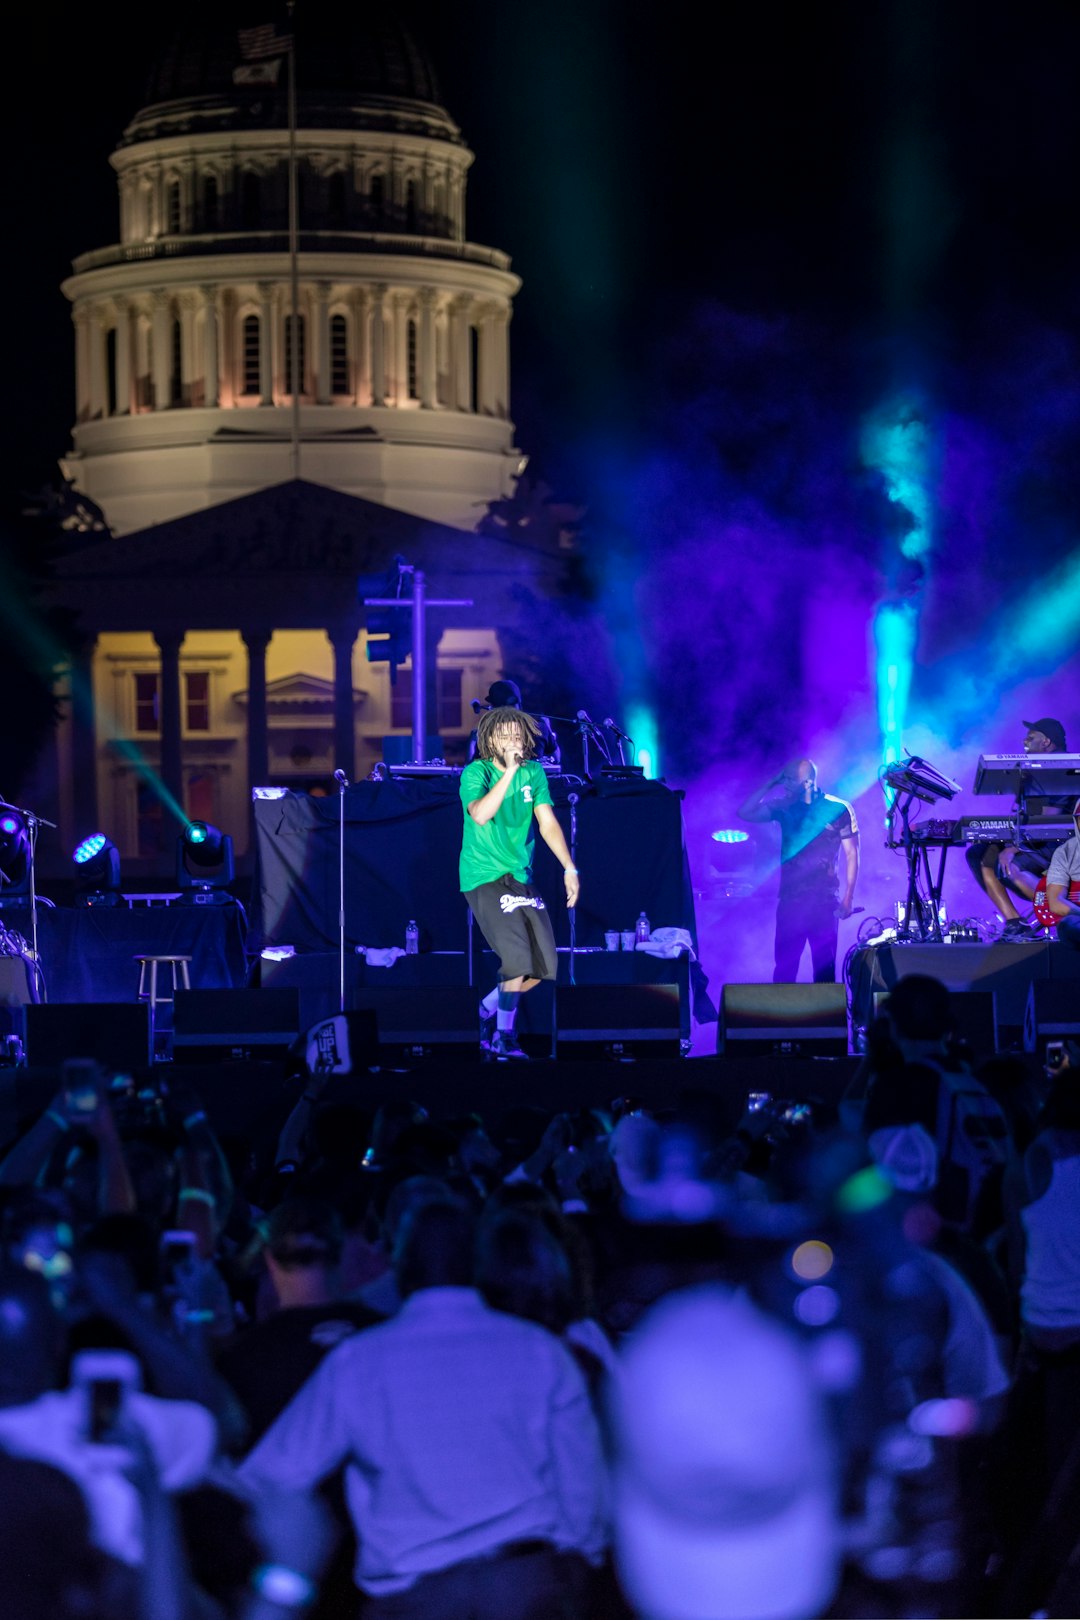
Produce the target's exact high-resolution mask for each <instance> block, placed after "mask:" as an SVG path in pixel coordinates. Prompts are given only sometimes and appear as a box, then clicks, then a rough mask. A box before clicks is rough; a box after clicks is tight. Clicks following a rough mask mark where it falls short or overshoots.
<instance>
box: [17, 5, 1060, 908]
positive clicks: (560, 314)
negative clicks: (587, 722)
mask: <svg viewBox="0 0 1080 1620" xmlns="http://www.w3.org/2000/svg"><path fill="white" fill-rule="evenodd" d="M303 4H304V0H298V8H299V9H301V10H302V8H303ZM130 15H131V14H130V13H128V12H127V11H126V10H125V11H124V12H122V13H117V14H116V20H113V19H112V18H111V17H110V14H109V13H108V12H107V11H106V12H103V11H101V10H100V9H99V10H97V11H90V12H86V11H73V12H70V13H65V14H64V17H63V20H62V22H60V21H59V20H58V19H57V18H56V17H55V15H54V14H49V13H46V12H44V11H42V12H40V13H32V14H30V16H29V17H28V19H27V26H28V28H29V30H30V44H29V48H28V49H25V48H24V49H23V50H22V51H21V53H20V57H19V60H18V72H17V74H14V75H11V77H13V78H14V80H15V82H14V84H13V85H12V86H11V87H10V91H9V95H8V98H7V107H8V112H9V116H10V117H11V118H12V121H13V128H12V130H11V132H10V133H9V150H11V149H14V151H15V152H16V154H17V155H16V157H15V159H14V161H13V163H12V165H11V168H12V176H11V181H10V184H9V197H8V210H9V282H13V283H14V285H13V286H12V288H11V292H12V294H13V295H14V296H15V298H17V300H18V305H17V308H18V315H17V318H15V319H10V318H9V331H8V342H9V345H10V348H9V375H10V376H12V377H13V378H14V379H15V380H16V383H17V387H18V394H17V408H16V410H15V413H14V422H13V425H12V428H11V430H10V432H9V443H10V444H11V446H12V448H13V450H14V455H13V458H12V461H11V463H10V465H11V467H12V468H13V470H14V477H15V478H16V480H17V481H18V482H19V484H20V486H21V487H33V486H34V485H36V484H37V483H40V482H41V481H42V480H43V479H44V478H47V477H49V476H50V475H51V473H52V471H53V467H54V464H55V459H56V457H57V456H58V455H60V454H62V453H63V451H64V449H65V447H66V445H67V443H68V431H69V427H70V420H71V398H72V389H73V380H72V378H73V359H72V354H73V345H72V329H71V325H70V320H69V316H68V306H67V304H66V301H65V300H64V299H63V298H62V296H61V294H60V292H59V290H58V284H59V282H60V280H61V278H62V277H63V275H64V274H65V272H66V271H67V270H68V268H69V264H70V260H71V258H72V257H73V256H74V255H75V254H77V253H79V252H82V251H85V250H87V249H89V248H92V247H96V246H100V245H102V244H104V243H106V242H108V241H111V240H114V239H115V235H116V228H117V227H116V217H117V214H116V191H115V185H114V177H113V174H112V171H111V169H110V168H109V165H108V154H109V152H110V150H111V149H112V146H113V144H114V143H115V140H116V139H117V137H118V136H119V133H120V131H121V129H122V128H123V125H124V124H125V122H126V121H127V119H128V118H129V117H130V116H131V115H132V114H133V113H134V112H135V110H136V109H137V107H138V106H139V105H140V104H141V101H142V87H143V84H144V82H145V77H146V69H147V67H148V66H149V63H150V62H151V61H152V60H153V57H154V51H155V45H156V43H157V42H158V41H159V40H160V39H161V38H162V37H163V36H164V35H165V34H166V33H167V32H168V26H169V25H168V23H167V22H166V21H163V20H153V21H148V22H147V24H146V26H145V28H144V29H143V30H142V31H140V32H139V33H136V31H135V30H134V29H133V28H132V27H131V25H130V22H129V20H128V19H129V17H130ZM411 16H412V17H413V19H414V21H415V25H416V31H417V33H418V34H419V36H420V37H422V38H423V39H424V40H425V41H426V43H427V45H428V47H429V50H430V53H431V55H432V57H433V59H434V61H435V63H436V67H437V70H438V73H439V76H440V79H441V83H442V89H443V100H444V103H445V105H446V106H447V107H448V109H449V110H450V112H451V113H452V115H453V116H454V117H455V118H456V120H457V121H458V123H459V124H460V125H461V127H462V129H463V132H464V134H465V137H466V139H467V141H468V142H469V144H470V146H471V147H472V149H473V151H474V152H475V154H476V162H475V165H474V168H473V170H472V173H471V177H470V181H469V235H470V237H471V238H472V240H474V241H478V242H483V243H487V244H489V245H493V246H497V247H499V248H502V249H505V250H506V251H508V252H509V253H510V254H511V255H512V258H513V264H514V268H515V269H516V270H517V272H518V273H519V274H520V275H521V276H522V278H523V281H524V286H523V290H522V292H521V294H520V295H519V297H518V299H517V301H516V304H515V314H514V321H513V326H512V329H511V339H512V357H513V363H512V389H513V414H514V417H515V420H516V423H517V436H518V443H519V444H520V445H521V447H522V448H523V449H524V450H525V451H527V452H528V453H529V454H530V456H531V458H532V460H531V471H532V472H533V473H534V474H535V475H537V476H539V477H541V478H543V479H544V480H546V481H547V482H548V483H549V484H550V485H551V487H552V488H553V489H554V490H555V491H556V492H557V493H561V494H565V495H567V496H571V497H575V498H579V499H581V500H582V501H584V502H585V503H586V504H587V505H588V507H589V512H590V520H589V521H590V535H589V547H590V551H589V559H590V568H591V571H592V577H593V586H594V591H595V602H594V611H595V615H596V622H597V634H598V635H600V636H601V637H602V639H603V641H604V642H605V643H606V648H607V653H608V659H607V669H606V671H604V670H603V669H602V668H601V667H600V661H598V659H597V656H596V646H597V643H596V641H595V639H594V638H592V637H585V638H584V640H583V642H582V644H581V645H576V644H575V641H574V635H571V636H569V639H568V645H567V647H566V649H565V653H566V658H567V667H568V668H569V669H570V670H571V672H572V674H574V673H575V672H576V674H577V676H578V678H579V679H580V683H581V698H582V701H583V702H587V704H588V706H589V707H590V709H592V710H593V712H594V713H595V712H596V711H597V710H598V709H602V710H603V712H611V711H610V710H609V709H608V708H607V705H608V704H609V703H610V704H611V705H612V706H613V707H614V708H616V709H618V711H619V712H620V713H621V714H622V715H623V716H624V719H625V717H626V715H627V714H628V713H634V714H639V713H642V712H645V713H648V714H651V715H652V716H653V717H654V718H656V717H658V720H657V723H658V725H659V733H660V741H661V745H662V750H663V752H662V758H663V760H664V762H665V764H666V765H667V767H668V769H669V771H670V772H671V773H672V774H673V776H674V779H676V780H679V781H680V782H685V783H687V784H688V785H691V786H692V787H693V788H694V790H695V792H694V794H693V795H692V796H690V797H688V801H687V802H688V806H689V805H690V804H691V798H692V799H693V803H694V806H695V808H694V816H696V817H697V818H698V820H699V821H700V825H696V826H695V827H693V828H692V829H691V830H692V834H693V836H697V835H699V834H700V835H701V836H703V837H704V836H706V829H707V826H708V825H709V823H710V822H711V823H713V824H715V823H716V822H717V821H719V822H721V823H723V822H724V821H725V820H729V819H730V817H731V810H732V805H733V804H734V803H737V802H738V800H739V798H741V797H742V795H743V793H744V792H745V790H746V786H747V782H748V781H750V780H752V779H753V777H754V774H755V773H759V774H760V773H767V772H771V770H773V769H775V768H776V767H777V765H778V764H779V763H781V762H782V760H783V758H784V757H785V756H786V755H790V754H791V753H793V752H797V751H799V750H802V749H805V750H812V751H813V752H814V754H815V756H816V757H817V758H818V759H819V763H820V764H821V765H822V769H823V777H824V778H825V781H826V785H837V786H839V787H840V788H841V789H842V790H843V791H845V792H846V793H848V794H849V796H851V797H852V798H856V799H858V798H859V795H860V794H861V795H863V796H864V798H863V800H862V801H861V802H862V803H863V807H864V812H866V813H868V814H869V815H870V816H871V817H872V818H873V820H874V821H875V823H878V824H879V823H880V811H881V801H880V794H879V793H878V792H877V789H876V787H875V785H874V774H875V769H876V762H877V761H878V760H879V758H880V735H879V733H878V730H877V725H878V721H879V718H880V717H879V714H878V707H877V700H878V696H879V694H878V693H877V692H876V691H875V683H876V682H879V678H880V662H881V652H880V646H879V647H878V653H877V655H875V636H877V635H878V628H877V627H878V626H879V625H880V609H881V605H882V603H883V602H885V603H888V602H889V601H890V600H892V599H893V598H894V597H895V595H896V592H897V589H898V587H897V579H898V574H897V568H898V565H899V562H900V558H901V554H902V552H903V550H904V548H905V545H906V544H907V543H908V541H909V540H910V534H911V530H912V526H913V525H915V523H916V519H915V516H913V512H914V507H912V506H910V505H905V504H904V502H905V500H907V499H908V497H907V496H906V495H905V494H904V492H903V490H902V489H899V488H898V486H897V484H896V479H895V477H894V475H895V474H896V468H895V467H893V468H892V469H891V470H890V469H888V468H886V469H885V470H884V471H883V468H882V465H881V464H880V463H878V464H874V462H873V457H870V458H869V459H868V454H867V449H866V446H867V442H868V441H867V433H868V424H872V423H874V422H875V421H876V422H877V423H878V425H879V427H880V426H881V424H882V423H884V424H885V425H886V426H888V424H889V423H890V422H893V423H895V421H896V420H897V419H898V417H897V413H899V419H900V420H901V421H902V424H903V426H904V431H905V433H906V435H907V438H906V442H907V443H908V446H909V448H910V446H911V445H912V444H914V443H915V441H916V440H917V441H918V443H917V444H916V450H917V455H916V460H917V461H918V467H917V468H916V470H915V471H916V482H917V483H919V485H920V487H921V488H922V490H923V491H924V493H925V497H926V501H927V502H928V505H929V508H930V516H929V518H928V519H927V532H926V537H925V550H924V551H922V552H921V553H920V556H921V561H920V568H921V570H922V573H921V576H920V583H919V585H918V590H917V593H916V597H915V600H914V610H915V615H916V619H917V630H916V631H915V632H913V636H914V639H913V643H912V647H911V649H910V664H911V670H910V682H911V685H910V696H909V700H908V707H907V712H906V716H905V729H904V734H903V735H904V743H905V745H906V746H907V747H909V748H911V749H912V751H914V752H921V753H923V754H924V755H925V756H926V757H928V758H932V759H933V760H934V762H935V764H936V765H937V766H938V767H939V768H941V769H942V770H945V771H951V772H953V773H955V774H956V776H957V779H958V780H961V781H962V782H963V784H964V786H965V788H966V787H968V786H969V785H970V783H971V779H972V776H973V771H974V764H975V760H976V759H977V756H978V754H979V752H980V751H981V750H983V749H986V750H987V751H991V750H1000V749H1015V748H1018V747H1019V746H1020V742H1021V740H1022V727H1021V717H1023V718H1030V717H1032V715H1033V714H1055V715H1060V716H1061V718H1062V719H1063V720H1064V721H1065V723H1066V727H1067V728H1068V729H1069V732H1070V743H1071V745H1072V746H1073V747H1076V746H1077V744H1080V703H1078V702H1077V698H1078V695H1080V669H1078V663H1077V657H1076V647H1077V645H1078V643H1080V563H1078V556H1080V553H1078V546H1080V538H1078V536H1080V455H1078V453H1077V452H1078V448H1080V251H1078V248H1080V240H1078V232H1077V225H1076V220H1077V204H1078V199H1080V84H1078V82H1077V80H1078V74H1080V8H1077V7H1076V6H1075V5H1074V4H1044V5H1038V4H1037V5H1028V6H1024V7H1020V6H1019V5H1017V4H1015V3H1012V4H1006V3H1005V0H980V3H975V0H878V3H863V4H855V3H851V0H837V3H833V4H829V5H817V6H812V5H806V4H758V5H753V6H745V7H743V6H733V5H725V6H720V7H717V8H714V9H713V10H712V11H711V12H710V11H708V10H706V9H705V8H702V7H701V6H699V5H695V6H693V7H691V6H689V5H681V4H665V5H651V6H636V7H627V6H625V5H617V4H615V3H614V0H584V3H581V0H579V3H577V4H570V3H567V0H546V3H543V4H539V3H533V0H527V3H518V4H513V5H510V4H507V5H495V4H490V3H486V0H485V3H468V0H466V3H465V4H463V5H447V4H435V3H428V4H417V5H416V6H414V7H413V8H412V10H411ZM251 20H267V19H256V18H254V16H253V17H252V19H251ZM301 74H302V67H301ZM890 480H892V482H891V483H890ZM916 504H917V502H916ZM921 544H922V541H920V545H921ZM575 635H576V632H575ZM579 639H580V638H579ZM875 656H877V661H878V670H877V672H875ZM575 660H576V663H575ZM906 678H907V677H905V679H906ZM594 705H595V707H594ZM960 808H962V809H966V810H968V811H973V810H975V809H985V803H980V802H978V801H976V802H975V803H969V804H967V805H964V806H960ZM884 858H885V860H886V861H893V862H895V859H896V857H895V856H894V855H892V854H891V853H890V854H887V855H886V856H885V857H884ZM956 864H957V866H958V867H962V862H957V863H956ZM888 881H889V882H891V884H892V887H893V888H896V887H899V886H901V885H899V882H898V874H896V873H895V872H893V873H892V874H891V876H890V878H889V880H888ZM956 881H957V882H958V883H960V882H961V881H962V879H961V877H959V876H958V877H957V879H956ZM975 901H977V902H978V904H979V905H980V906H982V907H983V909H985V902H984V901H982V899H981V897H978V896H977V895H976V896H974V899H973V892H972V893H967V892H964V891H963V890H961V892H960V894H959V895H958V899H957V905H958V907H959V909H964V907H965V906H966V905H968V904H973V903H974V902H975Z"/></svg>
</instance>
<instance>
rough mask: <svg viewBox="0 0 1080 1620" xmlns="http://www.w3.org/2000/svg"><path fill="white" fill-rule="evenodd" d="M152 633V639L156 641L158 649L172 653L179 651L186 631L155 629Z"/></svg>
mask: <svg viewBox="0 0 1080 1620" xmlns="http://www.w3.org/2000/svg"><path fill="white" fill-rule="evenodd" d="M153 635H154V641H155V642H156V643H157V647H158V650H159V651H160V652H161V653H163V654H169V655H172V654H178V653H179V651H180V648H181V647H182V646H183V644H184V637H185V636H186V635H187V631H186V630H155V631H154V632H153Z"/></svg>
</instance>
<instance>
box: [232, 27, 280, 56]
mask: <svg viewBox="0 0 1080 1620" xmlns="http://www.w3.org/2000/svg"><path fill="white" fill-rule="evenodd" d="M236 38H237V43H238V44H239V46H240V55H241V56H242V57H243V58H244V61H245V62H265V61H266V60H267V59H268V58H269V57H271V56H281V55H282V54H283V53H284V52H285V51H291V50H292V35H291V34H279V33H278V31H277V24H276V23H261V24H260V25H259V27H258V28H241V29H240V30H239V32H238V33H237V36H236Z"/></svg>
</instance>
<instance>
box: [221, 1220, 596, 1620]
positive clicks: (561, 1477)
mask: <svg viewBox="0 0 1080 1620" xmlns="http://www.w3.org/2000/svg"><path fill="white" fill-rule="evenodd" d="M472 1227H473V1222H472V1217H471V1215H470V1214H469V1213H468V1211H466V1210H465V1209H464V1208H463V1207H462V1206H461V1205H459V1204H457V1203H455V1202H452V1201H450V1198H449V1194H448V1198H447V1201H446V1202H444V1203H439V1204H426V1205H423V1206H422V1207H420V1208H418V1209H416V1210H414V1211H412V1212H411V1214H410V1216H409V1217H408V1219H407V1220H406V1222H405V1224H404V1226H403V1228H402V1231H401V1233H400V1236H399V1242H398V1247H397V1252H396V1255H395V1266H396V1270H397V1275H398V1285H399V1288H400V1290H401V1294H402V1297H403V1304H402V1306H401V1309H400V1311H399V1312H398V1314H397V1315H396V1316H395V1317H394V1318H393V1319H392V1320H391V1321H389V1322H387V1323H385V1324H383V1325H381V1326H379V1327H374V1328H369V1329H367V1330H366V1331H365V1332H364V1333H361V1334H358V1335H357V1336H356V1337H355V1338H354V1339H352V1340H349V1341H348V1342H346V1343H345V1344H342V1345H340V1346H339V1347H338V1348H337V1349H336V1350H334V1351H332V1352H331V1354H330V1355H329V1356H328V1357H327V1358H326V1360H325V1361H324V1362H323V1364H322V1366H321V1367H320V1368H319V1370H318V1372H316V1373H315V1375H314V1377H312V1378H311V1379H310V1380H309V1382H308V1383H307V1384H306V1385H305V1386H304V1388H303V1389H301V1390H300V1392H299V1393H298V1394H297V1396H296V1397H295V1399H294V1400H293V1401H292V1402H291V1403H290V1405H289V1406H288V1407H287V1408H286V1410H285V1411H284V1412H283V1413H282V1414H281V1416H280V1417H279V1418H278V1420H277V1422H276V1423H275V1424H274V1425H273V1426H272V1428H271V1429H270V1430H269V1431H268V1432H267V1434H266V1435H265V1436H264V1437H263V1439H262V1440H261V1441H260V1443H259V1445H258V1446H257V1447H256V1448H255V1450H254V1451H253V1452H252V1453H251V1455H250V1456H249V1457H248V1458H247V1460H246V1461H245V1462H244V1463H243V1464H242V1465H241V1468H240V1477H241V1479H242V1480H246V1481H247V1482H248V1483H249V1484H251V1485H253V1486H255V1487H261V1486H263V1485H266V1484H271V1485H277V1486H279V1487H288V1488H292V1489H305V1488H310V1487H312V1486H314V1485H315V1484H316V1483H317V1482H318V1481H320V1480H321V1479H324V1478H325V1477H326V1476H327V1475H328V1474H330V1473H332V1472H333V1471H334V1470H335V1469H336V1468H338V1467H340V1466H341V1465H342V1464H344V1465H345V1468H346V1475H345V1485H346V1497H347V1501H348V1506H349V1512H350V1514H351V1516H352V1519H353V1523H354V1525H355V1528H356V1532H357V1540H358V1542H359V1550H358V1555H357V1564H356V1582H357V1585H358V1586H359V1587H360V1589H361V1591H362V1592H363V1593H365V1594H366V1596H367V1599H368V1601H367V1604H366V1606H365V1607H364V1610H363V1614H364V1617H365V1620H443V1617H445V1620H460V1616H461V1615H462V1614H466V1613H468V1614H470V1615H475V1616H481V1615H483V1616H490V1617H491V1620H532V1617H535V1616H539V1615H545V1616H548V1615H552V1616H554V1615H562V1614H573V1613H577V1612H579V1610H578V1607H577V1602H578V1596H579V1594H580V1592H581V1590H582V1589H583V1586H584V1584H585V1582H586V1579H587V1567H586V1565H587V1563H598V1562H599V1561H600V1559H601V1557H602V1554H603V1549H604V1545H605V1540H606V1532H605V1524H604V1514H603V1465H602V1460H601V1450H600V1438H599V1433H598V1430H597V1426H596V1423H595V1420H594V1417H593V1413H592V1409H591V1406H590V1402H589V1396H588V1392H587V1389H586V1385H585V1382H584V1379H583V1377H582V1375H581V1373H580V1371H579V1370H578V1368H577V1366H576V1365H575V1363H574V1360H573V1358H572V1357H571V1355H570V1354H569V1352H568V1351H567V1350H566V1349H565V1347H564V1346H563V1345H562V1344H560V1343H559V1341H558V1340H557V1339H555V1338H554V1337H553V1336H552V1335H551V1334H549V1333H547V1332H546V1331H545V1330H544V1329H543V1328H540V1327H537V1326H535V1325H534V1324H533V1323H530V1322H525V1321H521V1320H519V1319H518V1318H516V1317H512V1316H507V1315H504V1314H503V1313H501V1312H499V1311H494V1310H491V1309H490V1308H489V1307H488V1306H487V1305H485V1304H484V1302H483V1301H482V1299H481V1298H480V1295H479V1294H478V1293H477V1292H476V1290H475V1289H474V1288H473V1287H472V1286H471V1255H472Z"/></svg>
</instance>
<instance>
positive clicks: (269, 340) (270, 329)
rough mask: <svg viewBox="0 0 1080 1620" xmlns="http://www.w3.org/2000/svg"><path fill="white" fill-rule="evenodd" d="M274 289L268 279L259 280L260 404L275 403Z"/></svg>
mask: <svg viewBox="0 0 1080 1620" xmlns="http://www.w3.org/2000/svg"><path fill="white" fill-rule="evenodd" d="M273 297H274V289H273V287H272V286H271V284H270V282H268V281H260V282H259V394H260V396H261V397H260V399H259V404H260V405H272V404H273V403H274V370H273V363H272V357H273V337H274V304H273Z"/></svg>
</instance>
